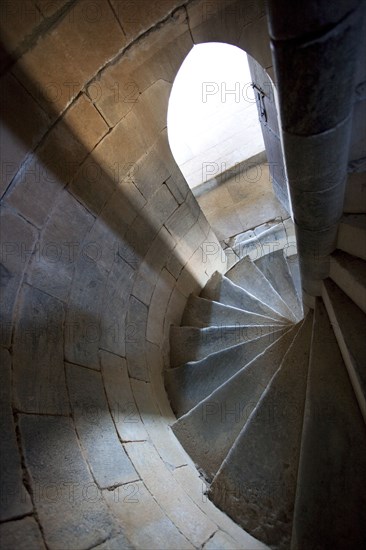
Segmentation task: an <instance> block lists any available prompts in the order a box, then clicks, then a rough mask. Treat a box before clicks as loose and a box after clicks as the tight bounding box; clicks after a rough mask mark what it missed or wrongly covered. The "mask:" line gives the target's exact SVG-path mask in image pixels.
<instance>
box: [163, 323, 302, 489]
mask: <svg viewBox="0 0 366 550" xmlns="http://www.w3.org/2000/svg"><path fill="white" fill-rule="evenodd" d="M297 329H298V325H296V326H295V327H293V328H292V329H290V330H289V331H288V332H286V334H284V335H283V336H282V337H281V338H280V339H279V340H277V341H276V342H274V343H273V344H272V345H271V346H269V347H268V348H267V349H266V350H265V351H264V352H263V353H262V354H261V355H259V356H258V357H256V358H255V359H253V360H252V361H251V362H250V363H248V364H247V365H245V366H244V367H243V368H242V369H241V370H240V371H239V372H237V373H236V374H235V375H234V376H232V377H231V378H229V379H228V380H227V381H226V382H225V383H224V384H222V385H221V386H219V387H218V388H217V389H216V390H215V391H214V392H213V393H211V394H210V395H208V396H207V397H206V398H205V399H204V400H202V401H201V402H200V403H198V404H197V405H196V406H195V407H194V408H193V409H192V410H191V411H190V412H189V413H187V414H185V415H184V416H182V417H181V418H180V419H179V420H178V421H177V422H176V423H175V424H174V425H173V427H172V429H173V431H174V433H175V435H176V436H177V438H178V439H179V441H180V442H181V444H182V445H183V447H184V448H185V450H186V451H187V453H188V454H189V455H190V456H191V458H192V460H193V461H194V462H195V463H196V464H197V466H198V467H199V468H200V469H201V470H203V471H204V473H205V475H206V477H207V478H208V479H212V478H213V477H214V475H215V474H216V472H217V470H218V469H219V467H220V465H221V463H222V462H223V460H224V459H225V457H226V455H227V453H228V452H229V450H230V448H231V446H232V445H233V443H234V441H235V439H236V438H237V436H238V434H239V432H240V430H241V428H242V427H243V425H244V424H245V423H246V421H247V419H248V417H249V415H250V413H251V412H252V410H253V408H254V407H255V406H256V404H257V402H258V401H259V399H260V397H261V395H262V393H263V392H264V390H265V388H266V386H267V384H268V382H269V381H270V379H271V378H272V376H273V374H274V373H275V372H276V370H277V369H278V368H279V366H280V364H281V361H282V358H283V356H284V354H285V353H286V350H287V348H288V346H289V345H290V343H291V341H292V339H293V337H294V335H295V333H296V332H297Z"/></svg>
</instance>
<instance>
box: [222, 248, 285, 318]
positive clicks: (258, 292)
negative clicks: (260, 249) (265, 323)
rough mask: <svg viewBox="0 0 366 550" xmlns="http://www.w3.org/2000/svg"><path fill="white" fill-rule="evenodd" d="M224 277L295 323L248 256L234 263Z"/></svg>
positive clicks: (283, 303)
mask: <svg viewBox="0 0 366 550" xmlns="http://www.w3.org/2000/svg"><path fill="white" fill-rule="evenodd" d="M225 276H226V277H227V278H228V279H230V281H232V282H233V283H235V284H236V285H237V286H240V287H241V288H242V289H243V290H246V291H247V292H250V294H252V295H253V296H258V297H260V299H261V301H262V302H263V303H264V304H265V305H266V306H267V307H269V308H271V309H272V310H274V311H275V312H276V313H278V314H279V315H281V316H282V317H285V318H287V319H290V320H291V321H295V322H296V318H295V316H294V315H293V313H292V311H291V310H290V309H289V307H288V306H287V304H286V303H285V302H284V301H283V300H282V298H281V296H280V295H279V294H278V293H277V292H276V291H275V289H274V288H273V286H272V285H271V283H270V282H269V281H268V279H267V278H266V277H265V276H264V275H263V273H262V272H261V270H260V269H259V268H258V267H257V266H256V265H255V263H254V262H252V260H251V259H250V258H249V257H248V256H246V257H245V258H242V259H241V260H240V261H239V262H238V263H236V264H235V265H234V267H232V268H231V269H230V270H229V271H228V272H227V273H226V274H225Z"/></svg>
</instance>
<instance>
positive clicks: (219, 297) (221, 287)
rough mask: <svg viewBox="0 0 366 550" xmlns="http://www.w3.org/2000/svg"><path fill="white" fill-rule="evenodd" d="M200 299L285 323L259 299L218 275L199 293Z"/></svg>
mask: <svg viewBox="0 0 366 550" xmlns="http://www.w3.org/2000/svg"><path fill="white" fill-rule="evenodd" d="M200 296H201V297H202V298H206V299H210V300H214V301H216V302H220V303H222V304H225V305H227V306H232V307H237V308H238V309H242V310H244V311H250V312H252V313H257V314H259V315H265V316H267V317H270V318H272V319H273V320H274V321H280V322H282V323H286V321H287V319H285V318H284V317H281V316H280V315H279V314H276V312H275V311H274V310H273V309H271V308H270V307H269V306H266V305H265V304H264V303H263V302H261V300H260V299H259V298H256V297H255V296H253V295H252V294H250V293H249V292H247V291H246V290H245V289H243V288H241V287H239V286H237V285H236V284H235V283H232V282H231V281H230V279H228V278H227V277H225V276H222V275H221V274H220V273H218V272H217V273H214V275H213V276H212V277H211V278H210V280H209V281H208V282H207V283H206V285H205V287H204V288H203V290H202V291H201V294H200Z"/></svg>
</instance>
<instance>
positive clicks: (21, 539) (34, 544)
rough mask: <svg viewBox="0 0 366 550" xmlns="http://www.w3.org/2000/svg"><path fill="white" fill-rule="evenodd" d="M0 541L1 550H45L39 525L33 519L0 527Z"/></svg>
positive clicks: (24, 519) (27, 518) (11, 522)
mask: <svg viewBox="0 0 366 550" xmlns="http://www.w3.org/2000/svg"><path fill="white" fill-rule="evenodd" d="M0 540H1V548H2V549H3V550H14V548H16V549H17V550H30V549H31V548H32V549H33V548H34V549H37V550H46V547H45V545H44V542H43V538H42V534H41V531H40V529H39V525H38V524H37V522H36V520H35V519H34V518H33V517H26V518H23V519H20V520H18V521H9V522H8V523H3V524H2V525H0Z"/></svg>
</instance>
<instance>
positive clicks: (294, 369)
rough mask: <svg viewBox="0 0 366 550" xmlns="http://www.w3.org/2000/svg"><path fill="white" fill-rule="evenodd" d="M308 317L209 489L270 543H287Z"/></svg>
mask: <svg viewBox="0 0 366 550" xmlns="http://www.w3.org/2000/svg"><path fill="white" fill-rule="evenodd" d="M312 320H313V316H312V312H309V313H308V314H307V316H306V318H305V320H304V322H303V323H302V325H301V327H300V329H299V331H298V332H297V334H296V336H295V338H294V340H293V342H292V345H291V347H290V348H289V350H288V351H287V353H286V355H285V357H284V359H283V362H282V364H281V367H280V368H279V369H278V371H277V372H276V373H275V375H274V376H273V378H272V380H271V381H270V383H269V385H268V387H267V388H266V391H265V392H264V393H263V395H262V396H261V398H260V400H259V403H258V405H257V407H256V408H255V409H254V411H253V413H252V414H251V416H250V418H249V419H248V422H247V423H246V424H245V426H244V428H243V429H242V430H241V432H240V434H238V437H237V439H236V441H235V443H234V445H233V447H232V449H231V451H230V453H229V454H228V456H227V457H226V459H225V461H224V462H223V464H222V466H221V468H220V470H219V472H218V474H217V475H216V477H215V479H214V481H213V483H212V485H211V488H210V496H211V497H212V499H213V502H214V503H215V504H216V505H218V506H219V507H220V508H224V509H225V512H226V513H227V514H228V515H229V516H231V517H232V518H233V519H234V521H236V522H237V523H239V524H240V525H241V526H242V527H243V528H244V529H245V530H247V531H248V532H249V533H251V534H252V535H253V536H255V537H256V538H258V539H259V540H261V541H263V542H264V543H265V544H268V545H270V546H271V547H276V548H289V540H290V537H291V531H292V511H293V506H294V501H295V491H296V479H297V470H298V460H299V455H300V445H301V430H302V424H303V413H304V405H305V395H306V381H307V371H308V364H309V348H310V339H311V331H312ZM235 493H236V494H235Z"/></svg>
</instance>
